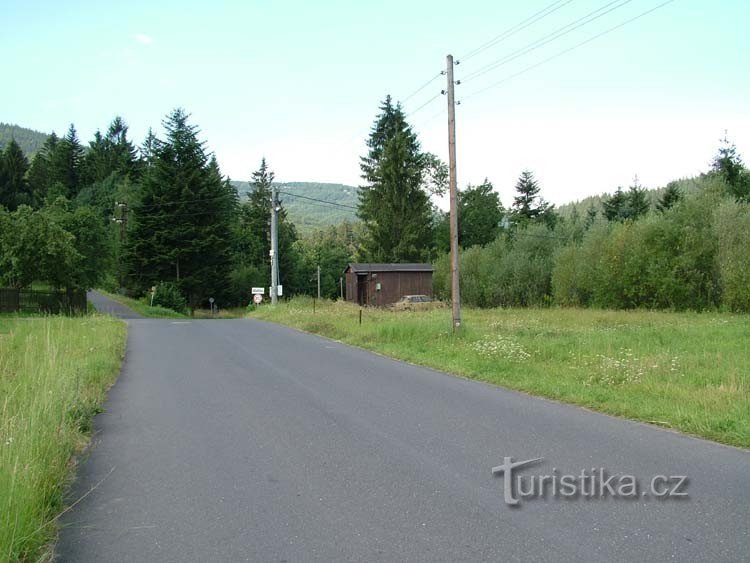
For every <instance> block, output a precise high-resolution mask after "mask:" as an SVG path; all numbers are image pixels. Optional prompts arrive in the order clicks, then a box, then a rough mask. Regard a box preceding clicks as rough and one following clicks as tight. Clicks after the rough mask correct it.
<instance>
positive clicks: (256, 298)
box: [253, 293, 263, 305]
mask: <svg viewBox="0 0 750 563" xmlns="http://www.w3.org/2000/svg"><path fill="white" fill-rule="evenodd" d="M261 301H263V296H262V295H261V294H260V293H256V294H255V295H253V303H255V304H256V305H260V303H261Z"/></svg>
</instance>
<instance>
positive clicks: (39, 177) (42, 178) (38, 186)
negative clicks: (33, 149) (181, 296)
mask: <svg viewBox="0 0 750 563" xmlns="http://www.w3.org/2000/svg"><path fill="white" fill-rule="evenodd" d="M59 140H60V139H59V138H58V136H57V135H55V133H54V131H53V132H52V134H51V135H50V136H49V137H47V140H46V141H45V142H44V145H43V146H42V149H41V150H40V151H39V152H38V153H36V155H34V159H33V160H32V161H31V167H30V168H29V172H28V181H29V191H30V193H31V199H32V205H33V206H34V207H40V206H41V205H42V204H43V203H44V200H45V199H46V197H47V192H48V191H49V188H50V186H51V184H52V170H51V164H50V159H51V156H52V153H53V152H54V150H55V148H56V147H57V144H58V142H59Z"/></svg>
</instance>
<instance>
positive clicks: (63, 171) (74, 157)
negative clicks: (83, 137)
mask: <svg viewBox="0 0 750 563" xmlns="http://www.w3.org/2000/svg"><path fill="white" fill-rule="evenodd" d="M83 154H84V151H83V147H82V146H81V143H80V142H79V140H78V134H77V133H76V128H75V126H74V125H73V124H72V123H71V124H70V128H69V129H68V133H67V134H66V135H65V137H63V138H62V139H61V140H60V142H59V143H57V145H56V146H55V149H54V151H53V152H52V155H51V156H50V171H51V178H50V180H51V182H50V186H53V185H55V184H59V185H60V186H62V190H63V192H64V193H62V194H57V195H64V196H65V197H66V198H68V199H73V198H75V196H76V195H77V194H78V191H79V190H80V189H81V187H82V185H81V172H82V170H81V165H82V162H83Z"/></svg>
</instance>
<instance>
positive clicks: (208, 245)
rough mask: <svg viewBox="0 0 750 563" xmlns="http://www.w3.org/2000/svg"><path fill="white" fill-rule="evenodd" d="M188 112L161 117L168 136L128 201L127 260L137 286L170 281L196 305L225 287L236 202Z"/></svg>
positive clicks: (132, 282) (223, 292)
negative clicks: (131, 201)
mask: <svg viewBox="0 0 750 563" xmlns="http://www.w3.org/2000/svg"><path fill="white" fill-rule="evenodd" d="M188 118H189V116H188V114H187V113H186V112H185V111H184V110H181V109H177V110H174V111H173V112H172V113H170V114H169V115H168V116H167V118H166V119H165V121H164V128H165V129H166V132H167V138H166V140H165V141H164V142H159V143H157V148H156V150H155V151H154V155H153V160H152V164H151V166H150V168H148V169H147V171H146V174H145V176H144V178H143V181H142V188H141V198H140V201H138V202H136V203H135V204H134V205H133V206H132V223H133V227H132V229H131V231H130V232H129V233H128V240H127V243H126V263H127V271H128V276H129V285H130V286H131V287H133V288H134V289H137V290H140V291H144V290H145V289H146V288H148V287H151V286H153V285H156V284H157V283H158V282H162V281H175V282H176V283H177V284H178V286H179V287H180V289H181V290H182V291H183V293H184V294H185V296H186V298H187V300H188V304H189V305H190V307H191V308H195V307H198V306H205V304H206V302H207V299H208V298H209V297H214V298H215V299H216V300H217V301H219V302H221V300H222V299H223V297H224V296H225V295H226V292H227V291H228V283H229V270H230V248H231V243H232V240H231V221H232V215H233V212H234V211H233V205H234V200H233V197H232V194H231V193H229V192H228V190H227V183H226V182H225V181H223V180H222V179H221V175H220V173H219V172H218V166H217V165H216V163H215V161H213V162H210V161H209V159H208V157H207V155H206V152H205V150H204V146H203V143H202V142H200V141H199V140H198V129H197V127H195V126H193V125H190V124H188Z"/></svg>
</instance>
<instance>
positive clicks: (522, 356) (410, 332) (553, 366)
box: [251, 298, 750, 448]
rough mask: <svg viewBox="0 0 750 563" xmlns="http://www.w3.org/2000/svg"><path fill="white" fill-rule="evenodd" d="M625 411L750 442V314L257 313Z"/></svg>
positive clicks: (308, 304) (292, 309) (468, 373)
mask: <svg viewBox="0 0 750 563" xmlns="http://www.w3.org/2000/svg"><path fill="white" fill-rule="evenodd" d="M251 316H252V317H254V318H259V319H265V320H270V321H274V322H279V323H283V324H286V325H289V326H293V327H297V328H300V329H302V330H305V331H308V332H313V333H317V334H320V335H323V336H327V337H330V338H333V339H336V340H340V341H342V342H346V343H349V344H353V345H355V346H360V347H362V348H366V349H368V350H373V351H376V352H379V353H382V354H386V355H388V356H392V357H395V358H399V359H402V360H406V361H409V362H413V363H416V364H421V365H425V366H430V367H433V368H437V369H440V370H444V371H447V372H451V373H454V374H459V375H462V376H465V377H469V378H472V379H479V380H482V381H487V382H490V383H495V384H498V385H502V386H504V387H508V388H511V389H516V390H519V391H523V392H527V393H530V394H533V395H539V396H542V397H548V398H551V399H556V400H560V401H564V402H568V403H573V404H576V405H581V406H584V407H588V408H591V409H595V410H598V411H601V412H605V413H609V414H612V415H616V416H621V417H627V418H631V419H635V420H640V421H644V422H649V423H652V424H656V425H660V426H662V427H666V428H672V429H675V430H680V431H682V432H687V433H690V434H695V435H698V436H703V437H705V438H709V439H712V440H716V441H719V442H723V443H726V444H732V445H735V446H740V447H745V448H747V447H750V346H749V345H748V343H750V316H748V315H731V314H718V313H666V312H647V311H602V310H590V309H489V310H476V309H465V310H464V311H463V320H464V324H463V326H462V328H461V331H460V332H459V333H457V334H456V335H454V334H453V333H452V330H451V312H450V310H449V309H437V310H432V311H422V312H411V311H407V312H393V311H385V310H373V309H365V310H363V320H362V325H361V326H360V325H359V324H358V317H359V308H358V307H356V306H352V305H350V304H346V303H331V302H322V303H321V302H318V303H317V305H316V312H315V313H314V314H313V306H312V300H310V299H301V298H300V299H293V300H291V301H290V302H287V303H284V304H280V305H278V306H277V307H276V308H275V309H274V308H272V307H270V306H263V307H261V308H259V310H257V311H255V312H253V313H252V314H251Z"/></svg>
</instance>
